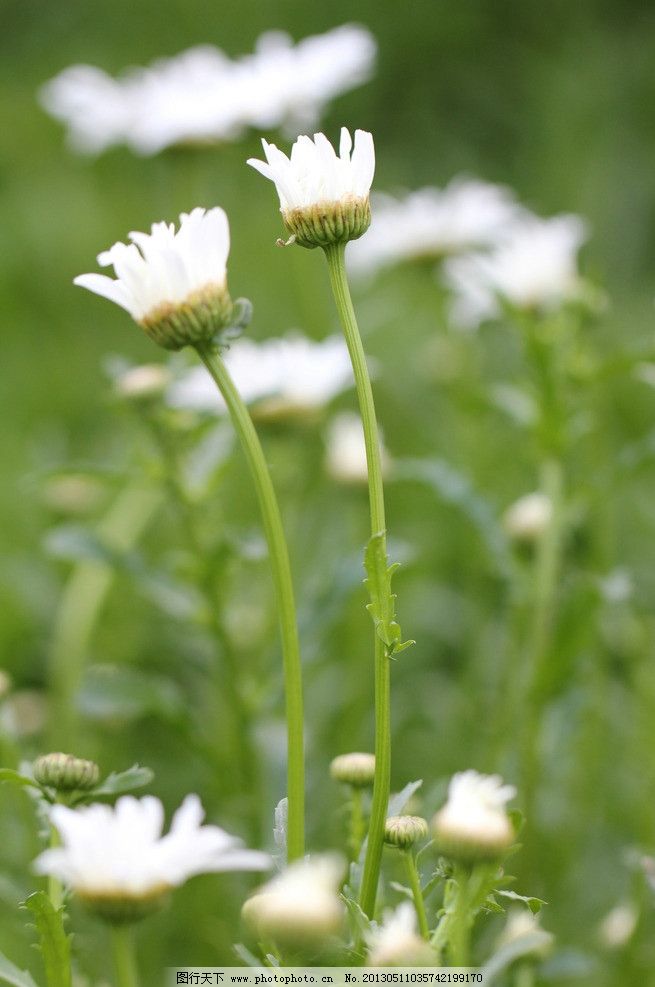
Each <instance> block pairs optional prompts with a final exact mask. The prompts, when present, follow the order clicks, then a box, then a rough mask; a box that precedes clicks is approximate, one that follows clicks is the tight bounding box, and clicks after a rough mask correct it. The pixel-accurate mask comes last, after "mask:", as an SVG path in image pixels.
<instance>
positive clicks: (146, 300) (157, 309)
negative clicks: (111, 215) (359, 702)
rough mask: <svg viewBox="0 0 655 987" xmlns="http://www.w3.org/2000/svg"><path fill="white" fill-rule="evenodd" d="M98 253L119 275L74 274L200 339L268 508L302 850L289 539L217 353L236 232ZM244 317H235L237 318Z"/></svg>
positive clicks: (211, 217) (298, 684) (157, 330)
mask: <svg viewBox="0 0 655 987" xmlns="http://www.w3.org/2000/svg"><path fill="white" fill-rule="evenodd" d="M130 240H131V241H132V242H131V243H130V244H124V243H115V244H114V245H113V247H111V249H110V250H107V251H105V252H103V253H101V254H100V255H99V257H98V263H99V264H100V265H101V266H113V268H114V270H115V272H116V275H117V278H116V279H113V278H109V277H107V276H106V275H101V274H83V275H80V276H79V277H77V278H76V279H75V283H76V284H78V285H80V286H82V287H84V288H88V289H89V290H90V291H93V292H95V293H96V294H99V295H102V296H103V297H105V298H108V299H109V300H110V301H113V302H115V303H116V304H118V305H120V306H121V307H122V308H124V309H126V310H127V311H128V312H129V313H130V315H131V316H132V317H133V318H134V319H135V321H136V322H137V323H138V324H139V325H140V326H141V328H142V329H143V331H144V332H145V333H146V335H147V336H149V337H150V338H151V339H152V340H153V341H154V342H156V343H157V344H158V345H159V346H162V347H163V348H164V349H168V350H179V349H182V348H183V347H185V346H193V347H194V348H195V349H196V351H197V353H198V355H199V357H200V359H201V360H202V361H203V363H204V364H205V366H206V367H207V369H208V371H209V373H210V374H211V376H212V377H213V379H214V381H215V382H216V384H217V386H218V388H219V390H220V392H221V394H222V396H223V399H224V400H225V403H226V404H227V406H228V409H229V412H230V415H231V417H232V421H233V423H234V426H235V429H236V431H237V433H238V435H239V438H240V440H241V443H242V446H243V450H244V453H245V455H246V459H247V460H248V464H249V466H250V471H251V473H252V476H253V479H254V481H255V488H256V491H257V497H258V500H259V505H260V508H261V512H262V519H263V523H264V530H265V533H266V539H267V542H268V548H269V555H270V564H271V568H272V573H273V582H274V585H275V593H276V601H277V608H278V614H279V621H280V632H281V638H282V652H283V662H284V679H285V689H286V702H287V711H286V712H287V738H288V791H287V795H288V829H287V854H288V858H289V860H294V859H297V858H299V857H302V856H303V853H304V737H303V701H302V678H301V663H300V648H299V644H298V631H297V620H296V609H295V600H294V594H293V584H292V581H291V570H290V566H289V556H288V551H287V546H286V540H285V537H284V532H283V528H282V521H281V517H280V511H279V507H278V504H277V499H276V496H275V491H274V489H273V484H272V482H271V479H270V476H269V473H268V468H267V465H266V459H265V457H264V453H263V451H262V448H261V445H260V443H259V439H258V437H257V433H256V431H255V428H254V426H253V424H252V421H251V419H250V415H249V414H248V411H247V408H246V406H245V404H244V403H243V401H242V399H241V397H240V395H239V393H238V391H237V390H236V388H235V386H234V384H233V382H232V379H231V378H230V376H229V374H228V372H227V370H226V368H225V364H224V363H223V360H222V359H221V356H220V347H221V334H222V333H223V332H226V331H227V330H229V329H230V328H231V327H233V326H234V322H235V318H237V306H235V305H233V303H232V300H231V298H230V295H229V293H228V290H227V257H228V254H229V250H230V233H229V226H228V220H227V216H226V215H225V213H224V211H223V210H222V209H220V208H215V209H210V210H208V211H206V210H204V209H194V210H193V211H192V212H191V213H189V214H186V213H183V214H182V215H181V217H180V226H179V228H178V229H177V230H176V229H175V226H174V225H173V224H172V223H171V224H166V223H156V224H154V225H153V226H152V229H151V232H150V233H140V232H133V233H130ZM237 321H238V319H237Z"/></svg>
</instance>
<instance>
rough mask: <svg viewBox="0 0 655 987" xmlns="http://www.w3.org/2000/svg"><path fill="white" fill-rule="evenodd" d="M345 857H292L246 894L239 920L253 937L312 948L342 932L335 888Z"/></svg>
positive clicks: (330, 855)
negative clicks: (300, 858)
mask: <svg viewBox="0 0 655 987" xmlns="http://www.w3.org/2000/svg"><path fill="white" fill-rule="evenodd" d="M345 867H346V864H345V861H344V860H343V859H342V858H341V857H340V856H338V855H337V854H318V855H316V856H315V857H308V858H306V859H305V860H297V861H295V862H294V863H292V864H290V865H289V867H287V868H286V870H284V871H282V873H281V874H278V876H277V877H274V878H273V880H272V881H269V883H268V884H266V885H264V887H263V888H261V889H260V890H259V891H256V892H255V894H254V895H253V896H252V897H251V898H249V899H248V900H247V901H246V903H245V905H244V906H243V910H242V916H243V919H244V921H245V922H246V924H247V925H248V926H250V928H251V929H252V930H253V931H254V932H255V933H256V935H258V936H260V937H263V938H268V939H273V940H274V941H275V942H279V943H284V944H287V945H293V946H295V947H304V948H307V949H314V948H317V947H319V946H320V945H322V944H323V943H324V942H325V941H326V940H328V939H330V938H331V937H332V936H335V935H338V934H339V932H340V931H341V927H342V925H343V919H344V907H343V904H342V902H341V900H340V898H339V889H340V887H341V881H342V879H343V876H344V872H345Z"/></svg>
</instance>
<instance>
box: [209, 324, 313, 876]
mask: <svg viewBox="0 0 655 987" xmlns="http://www.w3.org/2000/svg"><path fill="white" fill-rule="evenodd" d="M196 349H197V351H198V356H199V357H200V359H201V360H202V362H203V363H204V364H205V366H206V368H207V370H208V371H209V373H210V375H211V376H212V378H213V380H214V381H215V383H216V386H217V387H218V389H219V391H220V392H221V394H222V396H223V399H224V401H225V403H226V405H227V408H228V411H229V412H230V416H231V418H232V423H233V425H234V428H235V430H236V432H237V434H238V436H239V439H240V441H241V445H242V447H243V451H244V454H245V456H246V459H247V461H248V465H249V467H250V472H251V473H252V477H253V480H254V481H255V488H256V491H257V498H258V500H259V506H260V509H261V512H262V520H263V524H264V531H265V533H266V540H267V543H268V550H269V556H270V563H271V568H272V574H273V582H274V585H275V595H276V600H277V608H278V616H279V622H280V633H281V637H282V656H283V662H284V681H285V693H286V715H287V743H288V770H287V795H288V799H289V818H288V832H287V855H288V859H289V861H292V860H297V859H299V858H302V856H303V853H304V845H305V838H304V815H305V808H304V801H305V765H304V738H303V698H302V670H301V663H300V647H299V644H298V626H297V621H296V607H295V602H294V595H293V583H292V580H291V568H290V565H289V553H288V550H287V543H286V539H285V537H284V530H283V528H282V518H281V517H280V509H279V507H278V503H277V498H276V496H275V490H274V489H273V484H272V482H271V478H270V475H269V472H268V467H267V465H266V458H265V456H264V452H263V450H262V447H261V444H260V442H259V439H258V437H257V432H256V431H255V427H254V425H253V423H252V420H251V418H250V415H249V413H248V409H247V408H246V406H245V404H244V403H243V401H242V400H241V397H240V395H239V393H238V391H237V389H236V388H235V386H234V383H233V382H232V379H231V377H230V375H229V373H228V371H227V368H226V367H225V364H224V363H223V360H222V359H221V357H220V355H219V353H218V352H217V351H216V350H215V349H214V348H213V347H212V346H211V345H209V344H203V345H198V346H197V347H196Z"/></svg>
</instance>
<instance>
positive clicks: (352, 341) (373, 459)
mask: <svg viewBox="0 0 655 987" xmlns="http://www.w3.org/2000/svg"><path fill="white" fill-rule="evenodd" d="M325 257H326V260H327V263H328V270H329V272H330V284H331V286H332V292H333V295H334V300H335V303H336V306H337V311H338V313H339V319H340V320H341V326H342V328H343V332H344V336H345V338H346V343H347V346H348V352H349V353H350V359H351V362H352V366H353V372H354V374H355V385H356V388H357V400H358V402H359V408H360V412H361V415H362V423H363V425H364V441H365V443H366V463H367V467H368V496H369V509H370V516H371V538H377V539H379V550H380V553H381V554H382V555H383V557H384V558H385V559H386V556H387V542H386V529H387V524H386V515H385V509H384V486H383V482H382V457H381V453H380V436H379V429H378V423H377V416H376V413H375V402H374V400H373V389H372V387H371V378H370V375H369V372H368V367H367V366H366V356H365V353H364V346H363V344H362V338H361V335H360V332H359V327H358V325H357V319H356V316H355V310H354V308H353V303H352V299H351V296H350V288H349V286H348V278H347V276H346V268H345V244H344V243H335V244H331V245H330V246H327V247H325ZM374 649H375V650H374V660H375V778H374V781H373V801H372V803H371V818H370V823H369V832H368V844H367V848H366V859H365V863H364V873H363V875H362V887H361V905H362V908H363V909H364V911H365V912H366V913H367V915H372V914H373V911H374V909H375V898H376V892H377V884H378V876H379V873H380V863H381V860H382V847H383V844H384V823H385V820H386V817H387V805H388V803H389V788H390V784H391V665H390V656H389V654H388V651H387V648H386V647H385V644H384V642H383V640H382V638H381V637H380V635H379V634H378V633H377V630H376V631H375V635H374Z"/></svg>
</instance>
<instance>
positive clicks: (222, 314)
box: [139, 285, 233, 350]
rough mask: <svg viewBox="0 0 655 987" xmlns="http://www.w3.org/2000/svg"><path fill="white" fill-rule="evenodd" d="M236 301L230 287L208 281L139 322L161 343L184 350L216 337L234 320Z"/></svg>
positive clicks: (149, 334)
mask: <svg viewBox="0 0 655 987" xmlns="http://www.w3.org/2000/svg"><path fill="white" fill-rule="evenodd" d="M232 312H233V305H232V299H231V298H230V295H229V293H228V291H227V288H225V287H221V286H220V285H207V286H206V287H204V288H201V289H200V290H199V291H195V292H194V293H193V294H192V295H189V297H188V298H187V299H185V301H184V302H182V303H180V304H175V303H173V302H166V303H165V304H163V305H160V306H158V307H157V308H155V309H153V311H152V312H149V313H148V315H146V316H145V317H144V318H143V319H141V320H139V325H140V326H141V328H142V329H143V331H144V332H145V333H146V335H147V336H149V337H150V339H152V341H153V342H154V343H157V345H158V346H163V348H164V349H166V350H181V349H183V347H185V346H196V345H198V344H199V343H207V342H210V341H211V340H213V339H214V337H215V336H216V334H217V332H220V331H221V329H224V328H225V327H226V326H229V325H231V323H232Z"/></svg>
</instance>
